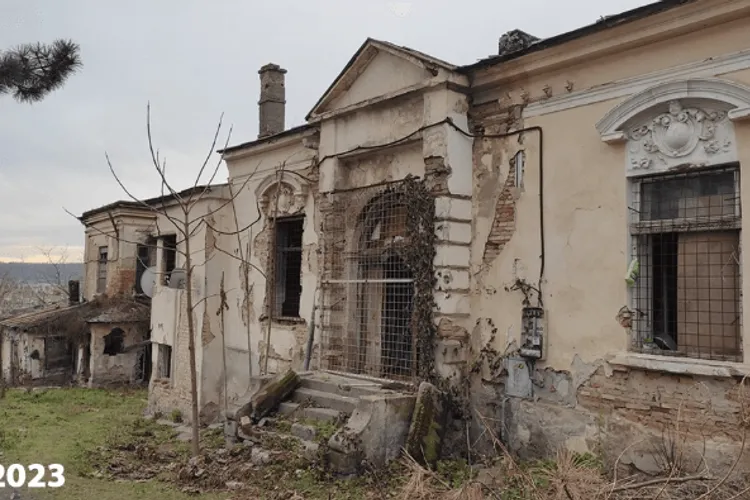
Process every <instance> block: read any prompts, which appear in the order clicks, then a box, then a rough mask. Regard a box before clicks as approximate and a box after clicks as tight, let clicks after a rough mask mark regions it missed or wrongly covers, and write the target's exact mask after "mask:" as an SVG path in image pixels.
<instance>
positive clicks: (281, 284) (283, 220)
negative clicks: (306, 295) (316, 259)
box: [269, 215, 305, 321]
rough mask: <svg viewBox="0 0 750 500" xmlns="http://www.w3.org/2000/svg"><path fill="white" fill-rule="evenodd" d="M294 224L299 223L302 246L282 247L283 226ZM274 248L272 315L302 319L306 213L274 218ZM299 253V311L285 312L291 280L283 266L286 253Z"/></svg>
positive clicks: (272, 254)
mask: <svg viewBox="0 0 750 500" xmlns="http://www.w3.org/2000/svg"><path fill="white" fill-rule="evenodd" d="M293 224H299V238H300V246H299V247H291V246H284V247H281V246H280V244H279V239H280V238H279V236H280V231H281V230H282V228H289V227H291V226H292V225H293ZM285 230H286V231H289V230H290V229H285ZM273 231H274V235H273V248H271V252H270V255H271V256H272V266H271V269H272V272H273V287H272V288H269V298H270V299H271V300H272V301H273V302H272V304H271V308H270V311H271V317H272V319H274V320H292V321H299V320H301V319H302V312H301V310H300V306H301V301H302V275H303V270H302V267H303V266H302V260H303V253H304V232H305V216H304V215H295V216H289V217H277V218H276V219H274V220H273ZM292 252H294V253H298V254H299V261H300V264H299V283H300V284H299V290H298V291H297V312H296V314H284V312H285V311H284V310H283V307H284V301H285V299H286V298H287V291H288V288H287V284H288V281H289V277H288V276H287V274H286V273H287V272H288V269H286V267H282V266H284V265H285V264H286V259H284V258H283V257H285V256H286V255H288V254H289V253H292Z"/></svg>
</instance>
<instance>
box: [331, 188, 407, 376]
mask: <svg viewBox="0 0 750 500" xmlns="http://www.w3.org/2000/svg"><path fill="white" fill-rule="evenodd" d="M408 210H409V206H408V203H407V202H406V200H405V198H404V196H403V194H402V193H401V192H400V191H399V190H397V189H394V185H393V184H391V185H388V186H384V185H380V186H372V187H367V188H362V189H357V190H352V191H343V192H337V193H333V194H330V195H328V197H327V203H325V207H324V210H323V211H322V212H323V213H322V216H323V220H322V224H323V228H322V233H321V234H322V236H323V240H324V243H323V248H324V256H323V270H322V273H321V290H322V297H321V299H322V302H321V304H322V318H321V319H322V335H321V342H322V350H321V353H322V354H321V355H322V359H321V365H322V367H323V368H324V369H328V370H335V371H344V372H348V373H357V374H363V375H368V376H373V377H380V378H387V379H411V378H413V377H414V376H415V373H416V351H417V348H416V341H417V337H416V335H415V331H414V324H415V321H414V300H415V280H414V276H413V275H412V267H411V266H410V263H409V262H408V260H409V258H408V252H407V251H406V249H407V247H408V246H409V245H410V243H412V241H411V240H412V235H411V234H410V230H409V224H408V222H407V221H408Z"/></svg>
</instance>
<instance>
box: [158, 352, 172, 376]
mask: <svg viewBox="0 0 750 500" xmlns="http://www.w3.org/2000/svg"><path fill="white" fill-rule="evenodd" d="M157 365H158V370H159V371H158V375H159V378H170V377H171V376H172V347H171V346H168V345H164V344H159V359H158V361H157Z"/></svg>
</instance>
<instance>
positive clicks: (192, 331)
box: [106, 105, 257, 456]
mask: <svg viewBox="0 0 750 500" xmlns="http://www.w3.org/2000/svg"><path fill="white" fill-rule="evenodd" d="M222 126H223V115H222V119H220V120H219V123H218V126H217V127H216V132H215V134H214V137H213V140H212V142H211V147H210V149H209V151H208V154H207V155H206V157H205V159H204V160H203V162H202V164H201V165H200V168H199V169H198V172H197V174H196V176H195V181H194V183H193V186H192V188H190V189H187V190H184V191H180V192H178V191H177V190H176V189H175V188H174V187H173V185H172V184H171V183H170V181H169V180H168V179H167V176H166V167H167V164H166V159H164V158H162V157H160V154H159V152H158V150H156V149H155V148H154V144H153V138H152V134H151V107H150V105H149V106H148V107H147V118H146V130H147V136H148V145H149V151H150V153H151V163H152V166H153V167H154V169H155V171H156V173H157V174H158V176H159V179H160V183H161V192H162V195H163V196H164V195H169V196H170V197H171V198H172V200H173V201H172V202H171V203H172V204H171V205H170V206H169V207H168V206H167V205H166V203H165V202H164V201H162V202H161V203H146V202H145V201H144V200H142V199H139V198H137V197H135V196H134V195H133V194H132V193H131V191H130V190H129V189H128V188H127V187H126V186H125V184H124V183H123V182H122V181H121V179H120V177H119V176H118V175H117V172H116V171H115V168H114V167H113V165H112V162H111V161H110V158H109V156H108V155H106V159H107V165H108V166H109V170H110V172H111V173H112V175H113V177H114V178H115V180H116V181H117V183H118V185H119V186H120V188H121V189H122V190H123V191H124V192H125V194H126V195H127V196H128V197H130V198H131V199H132V200H133V201H135V202H136V203H138V204H140V205H141V206H143V208H145V209H147V210H150V211H152V212H154V213H155V214H158V215H160V216H162V217H164V218H166V219H167V220H168V221H169V224H170V225H171V226H172V227H173V228H174V230H175V231H176V232H177V236H178V241H177V245H176V249H175V251H176V252H177V253H178V254H179V255H180V256H181V257H182V258H183V259H184V263H185V274H186V281H187V284H186V286H185V298H186V309H187V311H188V314H187V323H188V325H187V326H188V351H189V364H190V396H191V421H192V446H191V448H192V454H193V455H194V456H195V455H197V454H198V453H199V452H200V435H199V424H200V422H199V413H198V389H197V387H198V383H197V377H198V374H197V367H196V357H195V342H196V326H195V318H194V312H195V309H196V307H197V306H198V305H199V304H201V303H202V302H203V301H204V300H206V299H208V298H209V297H210V296H209V295H205V296H204V297H203V298H201V299H200V300H196V297H195V296H194V286H195V283H194V281H195V280H194V276H195V274H194V273H195V269H196V268H198V267H200V266H204V265H205V264H206V262H196V261H195V256H194V255H195V253H197V252H198V251H200V249H194V248H193V243H194V242H193V241H192V237H193V236H195V235H196V234H197V233H198V232H199V230H200V229H201V228H202V227H205V228H207V229H211V230H213V229H215V228H213V227H212V226H210V225H209V224H210V223H209V222H208V219H210V218H211V216H212V215H214V214H216V213H217V212H219V211H220V210H222V209H224V208H225V207H228V206H230V205H233V204H234V202H235V199H236V198H237V196H238V195H239V193H241V192H242V191H243V189H244V188H245V186H246V185H247V183H248V182H249V181H250V179H251V178H253V174H254V172H253V173H252V174H251V175H248V176H247V178H246V179H245V180H244V182H243V184H242V185H241V186H240V187H239V188H238V189H237V190H236V191H233V190H230V194H229V196H228V197H227V198H225V199H222V200H221V201H220V202H219V204H218V206H216V207H213V208H211V209H209V210H202V209H196V207H197V205H198V203H200V202H201V201H202V200H204V199H205V198H206V196H207V194H208V192H209V191H210V189H211V185H212V183H213V181H214V179H215V178H216V175H217V173H218V171H219V168H220V166H221V161H222V158H221V157H220V158H219V159H218V161H217V162H216V164H215V165H214V166H213V168H212V170H211V171H210V176H209V179H208V181H207V182H206V185H205V186H204V187H199V184H200V182H201V179H202V178H203V176H204V174H206V173H207V169H208V168H209V164H210V162H211V156H212V154H213V152H214V151H215V149H216V144H217V141H218V139H219V135H220V134H221V129H222ZM230 137H231V128H230V130H229V133H228V134H227V138H226V143H225V147H226V145H227V144H228V142H229V139H230ZM256 170H257V167H256ZM232 208H234V207H232ZM156 230H157V232H158V233H161V230H160V228H159V227H157V228H156ZM246 230H248V228H237V230H236V231H229V232H227V231H219V233H220V234H223V235H239V234H241V232H243V231H246ZM115 237H116V238H117V239H118V240H120V241H123V240H122V239H121V238H120V236H119V235H116V236H115ZM133 243H138V244H143V243H140V242H133ZM216 250H219V251H220V252H221V253H222V254H225V255H228V256H230V257H232V258H235V259H237V260H240V261H241V262H242V263H243V264H244V265H246V266H250V267H254V266H252V264H250V263H249V262H248V261H247V260H245V259H244V258H241V257H237V256H235V255H234V254H233V253H232V252H228V251H226V250H223V249H221V248H216ZM245 288H247V284H245ZM226 292H227V290H224V287H223V283H222V286H221V291H220V294H217V296H220V300H222V301H224V300H225V293H226ZM224 397H225V398H226V394H225V396H224Z"/></svg>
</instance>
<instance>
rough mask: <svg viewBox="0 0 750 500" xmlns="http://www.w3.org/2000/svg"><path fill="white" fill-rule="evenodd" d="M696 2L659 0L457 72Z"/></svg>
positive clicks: (525, 53)
mask: <svg viewBox="0 0 750 500" xmlns="http://www.w3.org/2000/svg"><path fill="white" fill-rule="evenodd" d="M696 1H697V0H661V1H658V2H654V3H650V4H647V5H642V6H640V7H636V8H635V9H630V10H626V11H624V12H621V13H619V14H614V15H611V16H604V17H603V18H602V19H600V20H599V21H597V22H595V23H592V24H588V25H586V26H582V27H580V28H576V29H574V30H572V31H566V32H564V33H560V34H558V35H555V36H551V37H549V38H544V39H542V40H539V41H538V42H535V43H533V44H531V45H529V46H528V47H526V48H525V49H522V50H519V51H516V52H512V53H510V54H503V55H496V56H490V57H487V58H485V59H482V60H480V61H477V62H475V63H472V64H467V65H465V66H461V67H460V68H458V70H457V71H459V72H461V73H463V74H467V73H470V72H472V71H475V70H478V69H483V68H485V67H489V66H493V65H495V64H498V63H502V62H506V61H511V60H513V59H518V58H520V57H523V56H525V55H527V54H531V53H534V52H540V51H542V50H545V49H549V48H552V47H556V46H559V45H563V44H565V43H567V42H571V41H574V40H578V39H579V38H583V37H585V36H588V35H593V34H596V33H600V32H602V31H606V30H608V29H611V28H614V27H616V26H620V25H622V24H625V23H629V22H633V21H637V20H639V19H643V18H646V17H649V16H652V15H656V14H660V13H662V12H665V11H668V10H671V9H673V8H676V7H679V6H681V5H686V4H689V3H694V2H696Z"/></svg>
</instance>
